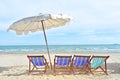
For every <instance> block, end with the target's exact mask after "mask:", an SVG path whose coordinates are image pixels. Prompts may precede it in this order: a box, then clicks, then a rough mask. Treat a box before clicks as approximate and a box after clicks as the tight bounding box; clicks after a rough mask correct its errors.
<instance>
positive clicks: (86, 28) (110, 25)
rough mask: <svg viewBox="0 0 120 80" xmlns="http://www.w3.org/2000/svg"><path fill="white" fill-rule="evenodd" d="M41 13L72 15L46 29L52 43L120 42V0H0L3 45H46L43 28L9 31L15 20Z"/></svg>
mask: <svg viewBox="0 0 120 80" xmlns="http://www.w3.org/2000/svg"><path fill="white" fill-rule="evenodd" d="M39 13H43V14H44V13H45V14H59V13H63V14H68V15H70V16H71V17H72V20H71V21H70V22H69V23H68V24H66V25H65V26H61V27H58V28H54V29H49V30H46V34H47V39H48V44H49V45H81V44H120V0H0V45H45V40H44V36H43V32H42V31H39V32H35V33H29V34H28V35H16V33H15V31H9V32H7V29H8V28H9V26H10V25H11V24H12V23H13V22H15V21H17V20H19V19H22V18H25V17H29V16H37V15H39Z"/></svg>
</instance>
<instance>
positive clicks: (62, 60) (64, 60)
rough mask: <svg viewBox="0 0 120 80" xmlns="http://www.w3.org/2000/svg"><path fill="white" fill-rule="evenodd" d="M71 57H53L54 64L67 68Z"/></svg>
mask: <svg viewBox="0 0 120 80" xmlns="http://www.w3.org/2000/svg"><path fill="white" fill-rule="evenodd" d="M71 58H72V56H57V55H55V59H54V61H55V64H56V65H57V66H69V65H70V63H71Z"/></svg>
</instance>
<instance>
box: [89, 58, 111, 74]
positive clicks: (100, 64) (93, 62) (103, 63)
mask: <svg viewBox="0 0 120 80" xmlns="http://www.w3.org/2000/svg"><path fill="white" fill-rule="evenodd" d="M108 58H109V56H92V57H91V59H90V71H91V73H92V74H93V72H94V71H97V72H98V69H101V70H100V71H99V72H101V71H102V72H104V73H105V74H106V75H108V73H107V59H108Z"/></svg>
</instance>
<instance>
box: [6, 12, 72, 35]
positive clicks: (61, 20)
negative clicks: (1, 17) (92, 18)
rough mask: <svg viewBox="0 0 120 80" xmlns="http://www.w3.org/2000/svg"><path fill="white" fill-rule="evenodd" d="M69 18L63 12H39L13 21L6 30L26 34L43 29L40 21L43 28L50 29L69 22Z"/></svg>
mask: <svg viewBox="0 0 120 80" xmlns="http://www.w3.org/2000/svg"><path fill="white" fill-rule="evenodd" d="M70 19H71V18H70V16H68V15H65V14H57V15H55V14H53V15H52V14H40V15H39V16H32V17H27V18H23V19H21V20H18V21H16V22H14V23H13V24H12V25H11V26H10V27H9V29H8V31H9V30H14V31H16V34H18V35H22V34H28V33H29V32H36V31H39V30H43V26H42V24H41V22H42V21H43V22H44V23H43V24H44V28H45V29H50V28H55V27H59V26H63V25H65V24H66V23H67V22H69V21H70Z"/></svg>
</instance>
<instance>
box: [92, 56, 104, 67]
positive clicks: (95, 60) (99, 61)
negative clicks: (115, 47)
mask: <svg viewBox="0 0 120 80" xmlns="http://www.w3.org/2000/svg"><path fill="white" fill-rule="evenodd" d="M104 61H105V58H93V59H92V60H91V68H97V67H99V66H102V65H103V64H104Z"/></svg>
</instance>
